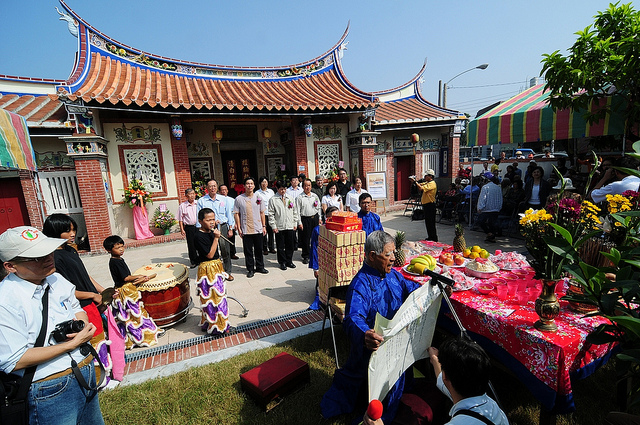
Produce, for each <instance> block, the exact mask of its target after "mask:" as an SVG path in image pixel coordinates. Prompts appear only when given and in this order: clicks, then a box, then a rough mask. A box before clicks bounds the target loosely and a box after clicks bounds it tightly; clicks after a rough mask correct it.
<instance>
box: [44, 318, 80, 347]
mask: <svg viewBox="0 0 640 425" xmlns="http://www.w3.org/2000/svg"><path fill="white" fill-rule="evenodd" d="M83 329H84V322H83V321H82V320H67V321H65V322H61V323H58V324H57V325H56V327H55V328H54V329H53V330H52V331H51V337H52V338H53V339H54V340H55V341H56V342H63V341H65V340H66V339H67V334H74V333H76V332H80V331H81V330H83Z"/></svg>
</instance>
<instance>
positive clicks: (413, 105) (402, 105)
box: [372, 59, 466, 130]
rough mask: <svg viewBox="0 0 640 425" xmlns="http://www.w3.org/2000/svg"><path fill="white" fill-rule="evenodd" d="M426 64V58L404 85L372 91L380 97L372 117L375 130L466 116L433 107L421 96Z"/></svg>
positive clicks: (437, 122)
mask: <svg viewBox="0 0 640 425" xmlns="http://www.w3.org/2000/svg"><path fill="white" fill-rule="evenodd" d="M426 67H427V61H426V59H425V61H424V64H423V65H422V68H421V69H420V71H419V72H418V74H416V76H415V77H413V78H412V79H411V80H409V81H408V82H406V83H405V84H403V85H401V86H398V87H395V88H393V89H389V90H384V91H378V92H374V93H372V95H374V96H376V97H378V98H379V99H380V106H378V108H377V109H376V116H375V120H374V125H375V127H376V129H378V130H379V129H383V128H384V127H386V126H392V125H394V124H405V125H406V124H412V123H414V124H417V123H421V124H422V126H424V124H428V123H430V122H433V124H434V125H443V124H444V123H443V121H452V122H453V121H455V120H459V119H466V117H465V116H464V114H461V113H460V112H458V111H454V110H451V109H446V108H441V107H439V106H436V105H434V104H433V103H431V102H429V101H427V100H426V99H424V98H423V97H422V94H421V93H420V83H421V79H422V76H423V74H424V72H425V70H426Z"/></svg>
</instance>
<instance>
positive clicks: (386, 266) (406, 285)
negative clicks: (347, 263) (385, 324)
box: [320, 230, 420, 423]
mask: <svg viewBox="0 0 640 425" xmlns="http://www.w3.org/2000/svg"><path fill="white" fill-rule="evenodd" d="M394 250H395V242H394V239H393V237H392V236H391V235H389V234H388V233H385V232H383V231H381V230H379V231H376V232H373V233H371V234H370V235H369V237H367V241H366V243H365V260H364V264H363V265H362V268H361V269H360V271H359V272H358V274H356V276H355V277H354V278H353V280H352V281H351V284H350V285H349V289H348V292H347V304H346V313H345V318H344V322H343V327H344V331H345V333H346V334H347V337H348V338H349V341H350V353H349V359H348V360H347V364H346V365H345V367H344V368H342V369H338V370H337V371H336V373H335V375H334V377H333V384H332V386H331V388H330V389H329V391H327V392H326V393H325V395H324V396H323V398H322V402H321V403H320V408H321V411H322V415H323V416H324V417H325V418H331V417H333V416H336V415H340V414H343V413H350V412H353V411H354V410H355V409H358V410H362V411H363V412H364V409H365V408H366V388H367V366H368V364H369V358H370V357H371V353H372V352H373V351H376V350H377V349H378V347H379V346H380V344H381V343H382V341H383V338H382V336H380V335H378V334H376V333H375V332H374V330H373V325H374V322H375V317H376V314H377V313H379V314H381V315H382V316H384V317H386V318H387V319H391V318H393V316H394V315H395V313H396V312H397V311H398V309H399V308H400V306H401V305H402V303H403V302H404V301H405V300H406V299H407V297H408V296H409V294H411V292H413V291H414V290H416V289H417V288H419V287H420V284H418V283H415V282H412V281H410V280H407V279H405V278H403V277H402V275H401V274H400V273H398V272H397V271H395V270H393V269H392V268H391V266H392V265H393V262H394V260H395V256H394V255H393V252H394ZM404 384H405V376H404V375H403V376H402V377H400V379H399V380H398V381H397V382H396V383H395V385H394V386H393V387H392V388H391V390H390V391H389V394H388V395H387V397H386V398H385V400H384V404H385V406H384V415H383V417H382V419H383V420H384V421H388V422H387V423H391V420H392V419H393V417H394V416H395V414H396V410H397V408H398V403H399V401H400V397H401V396H402V391H403V389H404Z"/></svg>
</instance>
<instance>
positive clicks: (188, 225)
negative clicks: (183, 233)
mask: <svg viewBox="0 0 640 425" xmlns="http://www.w3.org/2000/svg"><path fill="white" fill-rule="evenodd" d="M182 225H183V226H184V227H196V225H195V224H184V223H183V224H182Z"/></svg>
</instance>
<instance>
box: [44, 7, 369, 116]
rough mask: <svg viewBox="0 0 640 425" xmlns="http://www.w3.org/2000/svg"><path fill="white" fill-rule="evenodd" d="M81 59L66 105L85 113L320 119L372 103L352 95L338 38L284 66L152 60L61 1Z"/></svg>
mask: <svg viewBox="0 0 640 425" xmlns="http://www.w3.org/2000/svg"><path fill="white" fill-rule="evenodd" d="M60 3H61V4H62V6H63V7H64V9H66V13H61V16H62V18H61V19H63V20H67V22H68V25H69V29H70V30H71V31H73V30H74V26H75V31H77V36H78V37H79V41H80V42H79V46H80V52H79V54H78V60H77V62H76V66H75V69H74V70H73V71H72V75H71V77H69V79H68V80H67V81H66V82H65V83H64V84H60V85H59V86H58V91H57V95H52V97H54V98H55V97H59V98H60V99H63V100H67V99H68V100H69V101H79V100H82V101H84V103H85V104H86V105H87V106H94V107H103V108H111V109H136V110H154V111H166V112H171V113H198V112H200V113H215V112H219V113H239V112H241V113H249V114H251V113H261V112H262V113H283V112H285V113H288V114H295V113H305V114H308V113H318V112H336V111H339V112H349V111H360V110H363V109H366V108H367V107H369V106H373V105H375V103H376V99H375V96H372V94H371V93H366V92H363V91H360V90H358V89H357V88H355V87H354V86H353V85H352V84H351V83H350V82H349V81H348V80H347V78H346V77H345V76H344V74H343V72H342V68H341V65H340V55H341V50H342V48H343V42H344V40H345V38H346V36H347V34H348V31H349V28H348V27H347V29H346V31H345V33H344V34H343V36H342V38H341V39H340V40H339V41H338V43H336V44H335V45H334V46H333V47H332V48H331V49H329V50H328V51H327V52H326V53H324V54H323V55H320V56H318V57H316V58H314V59H312V60H309V61H307V62H304V63H299V64H295V65H290V66H285V67H265V68H258V67H230V66H219V65H210V64H202V63H195V62H187V61H181V60H175V59H170V58H165V57H163V56H158V55H152V54H149V53H146V52H143V51H141V50H138V49H135V48H132V47H129V46H127V45H125V44H123V43H120V42H117V41H115V40H113V39H112V38H110V37H108V36H106V35H104V34H102V33H101V32H99V31H98V30H96V29H95V28H93V27H92V26H90V25H89V24H87V23H86V22H85V21H84V20H82V19H81V18H80V17H79V16H78V15H77V14H76V13H75V12H73V11H72V10H71V9H70V8H69V7H68V6H67V5H66V4H65V3H64V2H63V1H62V0H61V1H60Z"/></svg>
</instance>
